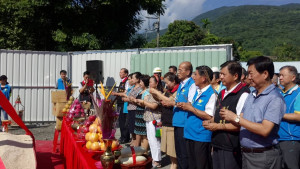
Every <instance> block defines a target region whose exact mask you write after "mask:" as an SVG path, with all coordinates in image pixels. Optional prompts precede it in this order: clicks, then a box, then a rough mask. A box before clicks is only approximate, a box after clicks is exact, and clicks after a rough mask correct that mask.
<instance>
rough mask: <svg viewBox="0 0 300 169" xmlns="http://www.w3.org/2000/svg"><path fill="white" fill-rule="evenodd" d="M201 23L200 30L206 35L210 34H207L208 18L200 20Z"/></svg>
mask: <svg viewBox="0 0 300 169" xmlns="http://www.w3.org/2000/svg"><path fill="white" fill-rule="evenodd" d="M201 22H202V28H203V29H204V30H205V32H206V33H207V34H209V33H210V32H209V29H208V28H209V26H210V24H211V22H210V21H209V19H208V18H205V19H201Z"/></svg>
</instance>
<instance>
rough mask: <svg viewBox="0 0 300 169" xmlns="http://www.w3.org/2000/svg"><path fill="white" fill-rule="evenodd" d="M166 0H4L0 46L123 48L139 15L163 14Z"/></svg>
mask: <svg viewBox="0 0 300 169" xmlns="http://www.w3.org/2000/svg"><path fill="white" fill-rule="evenodd" d="M162 1H164V0H151V1H149V0H123V1H116V0H0V16H1V17H0V47H1V48H2V49H3V48H5V49H22V50H59V51H71V50H88V49H111V48H122V47H123V46H124V45H126V43H127V41H129V39H130V38H131V37H132V36H133V35H134V34H135V32H136V30H137V29H138V28H139V27H140V24H141V19H140V18H138V16H137V15H138V14H139V12H140V11H141V10H146V11H147V12H148V13H149V14H154V13H160V14H163V12H164V10H163V4H162Z"/></svg>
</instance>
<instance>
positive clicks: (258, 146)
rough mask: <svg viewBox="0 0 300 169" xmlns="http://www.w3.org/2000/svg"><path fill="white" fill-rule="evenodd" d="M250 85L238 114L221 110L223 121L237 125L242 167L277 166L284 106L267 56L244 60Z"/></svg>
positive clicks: (271, 64) (280, 160) (278, 163)
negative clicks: (253, 88) (251, 87)
mask: <svg viewBox="0 0 300 169" xmlns="http://www.w3.org/2000/svg"><path fill="white" fill-rule="evenodd" d="M247 65H248V73H249V77H248V78H249V79H250V81H251V86H253V87H255V90H254V91H253V92H251V93H250V95H249V96H248V97H247V99H246V103H245V104H244V107H243V109H242V113H241V115H237V114H234V113H232V112H231V111H229V110H227V109H221V110H220V115H221V118H222V119H223V120H226V121H229V122H231V123H232V124H233V125H235V126H237V125H240V126H241V130H240V144H241V150H242V156H243V159H242V167H243V168H244V169H248V168H249V169H250V168H251V169H252V168H278V169H280V168H281V165H282V155H281V150H280V149H279V146H278V143H279V141H278V139H279V136H278V130H279V125H280V122H281V119H282V117H283V115H284V112H285V109H286V106H285V103H284V99H283V97H282V96H281V94H280V93H279V92H278V90H277V89H276V87H275V85H274V84H272V81H271V79H272V77H273V75H274V64H273V62H272V60H271V59H270V58H268V57H264V56H259V57H255V58H252V59H250V60H249V61H248V62H247Z"/></svg>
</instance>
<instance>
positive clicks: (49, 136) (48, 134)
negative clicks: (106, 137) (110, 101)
mask: <svg viewBox="0 0 300 169" xmlns="http://www.w3.org/2000/svg"><path fill="white" fill-rule="evenodd" d="M26 126H27V127H28V129H29V130H30V131H31V132H32V133H33V135H34V137H35V139H36V140H53V137H54V129H55V123H54V122H51V123H31V124H26ZM8 132H9V133H12V134H17V135H19V134H25V131H24V130H23V129H21V128H20V127H14V126H9V128H8ZM119 137H120V130H119V128H118V130H117V132H116V138H119ZM122 146H123V147H124V146H125V147H126V146H129V145H126V144H124V145H122ZM169 159H170V158H169V157H168V156H166V155H165V154H162V169H168V168H170V160H169Z"/></svg>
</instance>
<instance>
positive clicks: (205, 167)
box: [186, 139, 211, 169]
mask: <svg viewBox="0 0 300 169" xmlns="http://www.w3.org/2000/svg"><path fill="white" fill-rule="evenodd" d="M186 150H187V154H188V163H189V169H211V146H210V143H209V142H199V141H194V140H189V139H186Z"/></svg>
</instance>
